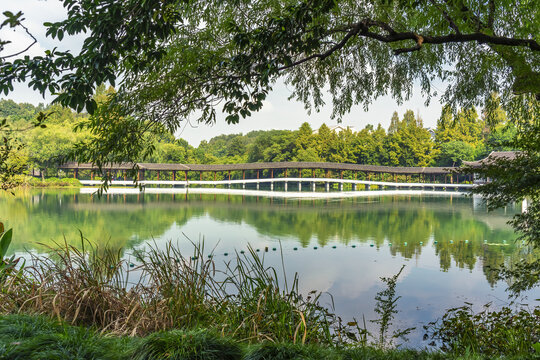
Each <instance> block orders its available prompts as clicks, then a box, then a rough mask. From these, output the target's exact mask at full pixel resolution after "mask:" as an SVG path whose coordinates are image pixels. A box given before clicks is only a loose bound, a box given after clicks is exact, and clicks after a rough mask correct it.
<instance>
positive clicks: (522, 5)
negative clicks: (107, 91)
mask: <svg viewBox="0 0 540 360" xmlns="http://www.w3.org/2000/svg"><path fill="white" fill-rule="evenodd" d="M63 3H64V6H65V8H66V9H67V10H68V18H67V19H66V20H64V21H60V22H56V23H46V24H45V26H46V27H47V34H48V35H49V36H50V37H51V38H52V39H56V40H59V41H61V40H62V39H63V37H64V34H80V33H85V34H86V39H85V42H84V46H83V47H82V51H81V52H80V53H79V54H76V55H73V54H71V53H69V52H60V51H58V50H50V51H47V52H46V53H45V54H44V55H43V56H39V57H34V58H22V59H16V60H13V61H12V60H11V59H12V58H13V55H14V54H8V55H4V54H2V57H1V62H0V90H3V91H4V92H6V93H8V92H9V91H11V89H12V88H13V83H14V82H18V81H25V80H28V79H30V80H31V81H30V86H32V87H33V88H34V89H36V90H38V91H40V92H42V93H45V91H47V90H49V91H51V92H53V93H55V94H56V99H55V100H56V101H57V102H59V103H61V104H63V105H66V106H70V107H72V108H74V109H77V110H78V111H80V110H82V109H83V108H86V109H87V111H88V112H89V113H93V112H94V111H95V110H96V106H97V103H96V102H95V100H94V99H93V98H92V94H93V92H94V89H95V87H96V86H97V85H99V84H102V83H104V82H109V83H111V84H113V85H114V84H115V83H116V82H117V81H118V80H119V79H120V83H121V86H120V89H121V90H120V91H119V93H118V94H117V95H115V96H114V102H115V104H116V105H119V107H117V106H115V107H114V112H117V113H118V112H119V109H120V110H121V115H122V116H123V117H124V118H127V116H128V115H131V116H134V117H135V118H136V119H138V121H146V120H151V123H152V124H155V123H161V124H162V125H164V126H166V127H167V128H168V129H169V130H170V131H171V132H174V130H175V129H177V127H178V126H179V123H180V122H181V121H183V120H185V119H187V118H188V117H190V116H194V117H196V118H197V119H198V120H199V121H202V122H213V121H215V117H216V112H217V111H219V110H218V108H217V106H216V104H218V103H220V104H223V107H222V108H221V110H223V111H224V112H225V113H226V114H227V115H228V116H227V121H228V122H231V123H235V122H238V121H239V119H240V117H247V116H249V115H250V114H251V113H252V112H253V111H258V110H260V109H261V107H262V105H263V100H264V99H265V98H266V95H267V93H268V92H269V91H270V89H271V87H272V85H273V84H274V83H275V81H276V80H277V79H278V78H280V77H285V79H286V81H287V82H288V83H289V84H290V85H291V86H292V87H293V88H294V90H295V91H294V93H293V97H295V98H297V99H299V100H301V101H303V102H304V103H305V104H306V106H307V107H308V109H313V108H314V109H317V108H319V107H320V106H321V105H322V104H323V99H322V91H321V89H323V88H324V86H325V85H326V86H328V87H329V91H330V94H331V95H332V102H333V108H334V116H335V117H337V118H339V117H341V116H342V115H343V114H345V113H346V112H348V111H349V110H350V108H351V106H352V105H353V104H357V103H361V104H363V105H364V106H368V105H369V103H370V102H371V101H372V100H373V99H375V98H377V97H379V96H381V95H383V94H386V93H390V94H392V95H393V97H394V98H396V99H397V100H398V101H402V100H405V99H407V98H408V97H409V96H410V94H411V91H412V88H413V84H414V82H415V81H418V82H419V83H420V84H421V89H422V92H423V93H424V94H425V95H427V96H428V98H429V97H430V96H431V95H433V93H434V90H433V89H432V87H431V80H432V79H434V78H437V77H438V78H441V79H443V80H445V81H448V82H449V83H450V84H451V86H449V87H448V89H447V90H446V91H445V92H444V94H443V99H444V100H445V101H447V102H449V103H450V104H451V105H453V106H454V105H457V104H461V105H466V106H467V107H470V106H471V105H472V104H483V103H484V102H485V101H486V99H487V98H488V96H489V94H491V92H492V91H494V90H496V91H499V92H500V93H501V94H503V95H504V96H505V97H508V95H509V94H510V93H512V92H514V93H520V94H521V93H532V94H540V90H539V89H540V86H539V83H540V81H539V77H540V74H539V71H538V63H540V61H538V60H539V57H538V54H539V53H540V45H539V44H538V31H537V29H538V17H537V16H536V14H537V7H536V6H535V4H534V2H519V3H517V4H516V3H513V2H502V1H481V2H478V1H471V0H462V1H457V2H455V1H438V0H430V1H422V2H419V1H417V0H404V1H376V2H373V1H358V0H346V1H340V2H336V1H332V0H296V1H286V2H275V1H271V0H260V1H256V2H252V1H247V0H240V1H237V0H234V1H220V2H215V1H203V0H199V1H193V2H189V5H188V2H186V1H185V0H163V1H159V2H153V1H149V2H143V3H140V1H137V0H127V1H121V2H120V1H112V2H111V1H106V0H97V1H96V0H64V2H63ZM5 15H6V21H5V22H4V23H3V26H11V27H20V26H23V23H22V14H12V13H6V14H5ZM516 19H518V20H519V21H516ZM217 39H219V41H218V40H217ZM124 125H125V126H132V127H133V129H134V130H138V131H140V130H142V129H146V127H143V126H140V125H138V124H137V123H136V122H133V121H129V122H126V123H125V124H124ZM96 126H97V125H96ZM111 130H112V129H111V128H110V129H109V131H111ZM110 136H112V137H114V135H112V134H110ZM121 144H123V142H118V143H117V144H116V146H113V147H112V148H111V150H113V149H114V148H117V147H119V146H120V145H121ZM128 147H129V151H127V152H126V151H123V152H124V153H131V152H132V151H135V150H137V149H139V148H140V147H138V146H128ZM97 154H98V152H95V151H94V152H93V155H94V156H95V155H97ZM133 157H136V156H135V155H134V156H133Z"/></svg>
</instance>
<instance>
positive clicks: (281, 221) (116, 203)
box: [0, 190, 519, 284]
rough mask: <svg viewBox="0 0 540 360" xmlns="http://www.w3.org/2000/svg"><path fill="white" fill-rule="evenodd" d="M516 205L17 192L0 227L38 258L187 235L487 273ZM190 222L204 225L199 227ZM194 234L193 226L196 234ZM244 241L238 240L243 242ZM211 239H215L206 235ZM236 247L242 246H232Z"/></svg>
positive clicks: (508, 239) (500, 258) (511, 249)
mask: <svg viewBox="0 0 540 360" xmlns="http://www.w3.org/2000/svg"><path fill="white" fill-rule="evenodd" d="M518 210H519V208H518V207H513V206H512V207H509V208H507V209H502V210H500V211H496V212H490V213H487V211H486V209H485V207H484V206H483V205H482V204H481V203H479V202H478V201H477V200H476V199H474V200H473V199H471V198H467V197H462V196H448V197H430V196H413V197H411V196H409V197H403V196H380V197H373V198H352V199H338V200H335V199H333V200H330V199H325V200H291V199H271V198H262V197H243V196H228V195H203V194H192V195H187V196H186V195H173V194H146V195H142V194H141V195H108V196H103V197H101V198H98V197H96V196H90V195H84V194H79V193H78V192H77V190H74V191H50V190H41V191H24V192H18V193H16V194H15V196H13V195H9V194H2V195H1V197H0V214H1V215H0V221H4V222H5V223H6V225H7V226H10V227H13V228H14V231H15V234H16V236H15V241H14V244H13V249H12V250H13V251H21V250H23V249H25V248H26V249H36V250H38V251H42V250H44V245H47V246H54V243H55V242H59V241H64V237H65V239H66V240H67V242H68V243H70V244H73V245H77V244H78V241H79V240H78V239H79V230H80V231H82V233H83V234H84V235H85V237H87V238H88V239H90V240H92V241H96V242H98V243H100V244H102V245H103V244H107V245H108V246H111V247H115V248H123V247H130V246H135V245H137V244H139V243H141V242H143V241H145V240H148V239H151V238H161V237H164V236H165V237H167V238H170V239H173V240H174V239H175V238H178V237H181V235H182V232H183V231H184V232H185V231H188V232H189V233H190V236H192V237H194V239H195V240H197V238H198V237H199V235H201V236H204V237H205V239H206V241H210V242H211V243H212V244H213V243H214V242H216V241H217V240H218V239H216V238H213V237H217V238H219V240H221V243H220V246H222V247H225V248H227V247H228V248H229V250H232V249H231V247H235V246H238V245H239V244H240V246H241V244H242V242H243V241H249V242H255V243H256V242H257V239H259V240H260V239H266V240H267V241H270V242H272V241H273V240H274V241H275V240H277V239H280V240H281V241H284V242H289V243H291V244H292V243H294V244H299V246H301V247H309V246H313V245H314V244H317V245H318V246H321V247H324V246H327V245H329V244H335V243H339V244H344V245H350V244H353V243H364V244H368V243H369V244H371V245H373V246H374V247H376V248H385V250H384V251H388V252H389V253H390V254H391V255H392V256H399V257H402V258H405V259H417V258H419V257H420V256H422V252H423V251H424V250H425V248H426V247H427V246H430V247H434V250H435V254H436V256H437V258H438V259H439V266H440V269H442V270H444V271H447V270H448V269H450V268H451V267H452V266H456V267H458V268H466V269H469V270H472V269H473V268H474V267H475V266H477V265H478V264H479V263H480V265H481V267H482V269H483V272H484V274H485V276H486V278H487V280H488V282H489V283H490V284H494V279H493V278H492V276H491V275H490V272H489V271H488V268H489V267H490V266H491V267H492V266H497V265H499V264H501V263H502V262H504V261H505V259H506V260H507V259H508V258H511V257H512V256H513V255H514V254H516V251H517V250H516V248H517V247H516V245H515V244H514V239H515V235H514V233H513V231H512V229H511V228H510V227H509V226H508V225H507V224H506V222H507V221H508V220H509V219H510V217H511V215H512V214H513V213H515V212H516V211H518ZM197 219H199V220H200V219H207V220H208V221H205V222H203V223H201V222H200V221H199V222H197V221H196V220H197ZM195 225H196V226H197V227H199V228H198V229H197V228H195V229H194V228H193V227H194V226H195ZM248 234H249V236H248V237H247V238H246V235H248ZM212 235H214V236H212ZM238 240H240V242H238Z"/></svg>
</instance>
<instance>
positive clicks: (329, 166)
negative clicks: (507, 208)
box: [59, 162, 454, 174]
mask: <svg viewBox="0 0 540 360" xmlns="http://www.w3.org/2000/svg"><path fill="white" fill-rule="evenodd" d="M135 166H138V168H139V169H140V170H152V171H241V170H271V169H273V170H283V169H321V170H338V171H340V170H352V171H362V172H372V173H386V174H449V173H451V172H452V170H453V169H454V168H452V167H402V166H380V165H361V164H344V163H330V162H271V163H270V162H257V163H246V164H157V163H120V164H107V165H106V166H103V169H104V170H130V169H133V168H134V167H135ZM59 168H61V169H81V170H92V169H93V170H97V169H98V167H97V166H95V165H92V164H90V163H76V162H69V163H65V164H63V165H60V166H59Z"/></svg>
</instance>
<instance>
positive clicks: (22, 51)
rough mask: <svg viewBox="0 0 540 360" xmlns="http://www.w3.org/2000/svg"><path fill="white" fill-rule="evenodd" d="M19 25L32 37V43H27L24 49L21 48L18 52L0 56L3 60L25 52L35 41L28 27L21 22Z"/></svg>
mask: <svg viewBox="0 0 540 360" xmlns="http://www.w3.org/2000/svg"><path fill="white" fill-rule="evenodd" d="M19 26H20V27H22V28H23V29H24V31H25V32H26V33H27V34H28V36H30V37H31V38H32V43H31V44H30V45H28V46H27V47H26V48H25V49H24V50H21V51H19V52H16V53H14V54H9V55H6V56H0V59H2V60H5V59H9V58H12V57H15V56H18V55H21V54H24V53H25V52H27V51H28V50H30V48H31V47H32V46H34V45H35V44H36V43H37V39H36V38H35V37H34V35H32V33H31V32H30V31H29V30H28V28H27V27H26V26H24V25H23V24H21V23H19Z"/></svg>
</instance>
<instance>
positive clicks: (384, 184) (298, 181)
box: [80, 178, 474, 191]
mask: <svg viewBox="0 0 540 360" xmlns="http://www.w3.org/2000/svg"><path fill="white" fill-rule="evenodd" d="M80 181H81V184H83V185H99V184H101V181H100V180H80ZM276 183H282V184H283V187H284V190H285V191H288V190H289V184H291V183H292V185H293V186H294V185H296V187H295V188H296V189H298V191H302V188H303V186H306V185H307V186H308V189H311V190H312V191H315V190H316V185H317V184H324V187H325V189H326V191H330V185H331V184H339V190H341V191H343V188H344V185H345V184H349V185H350V186H351V189H352V190H353V191H356V190H357V188H358V185H363V186H364V188H365V189H366V190H369V189H370V188H371V187H372V186H377V187H378V188H394V189H397V188H400V189H413V188H414V189H433V190H435V189H453V190H457V189H469V188H471V187H473V186H474V185H472V184H444V183H418V182H413V183H400V182H389V181H368V180H352V179H332V178H270V179H261V178H259V179H241V180H216V181H212V180H191V181H190V180H188V181H169V180H141V181H139V184H140V185H142V186H146V185H165V186H171V187H176V186H181V187H189V186H194V185H195V186H197V185H203V186H204V185H210V186H214V187H215V186H220V185H221V186H223V185H225V186H228V187H231V185H241V186H242V188H243V189H245V188H246V186H247V185H249V184H254V185H255V187H256V189H257V190H259V188H260V185H261V184H270V190H274V184H276ZM111 185H120V186H133V181H123V180H113V181H112V182H111ZM293 190H295V189H293Z"/></svg>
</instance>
